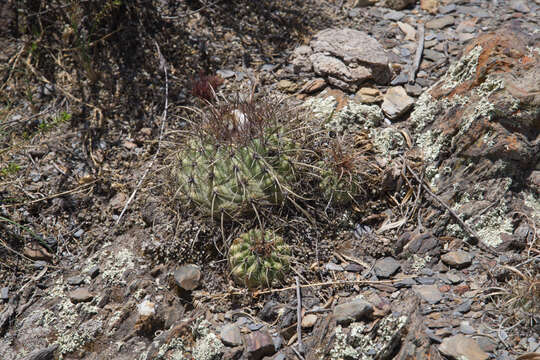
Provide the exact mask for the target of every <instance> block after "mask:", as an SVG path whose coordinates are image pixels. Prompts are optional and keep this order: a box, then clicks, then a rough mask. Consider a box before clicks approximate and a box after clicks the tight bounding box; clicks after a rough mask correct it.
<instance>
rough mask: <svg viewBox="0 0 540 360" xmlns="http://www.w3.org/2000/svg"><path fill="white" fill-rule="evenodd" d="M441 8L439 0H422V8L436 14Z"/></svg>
mask: <svg viewBox="0 0 540 360" xmlns="http://www.w3.org/2000/svg"><path fill="white" fill-rule="evenodd" d="M438 8H439V0H420V9H422V10H425V11H427V12H429V13H430V14H436V13H437V10H438Z"/></svg>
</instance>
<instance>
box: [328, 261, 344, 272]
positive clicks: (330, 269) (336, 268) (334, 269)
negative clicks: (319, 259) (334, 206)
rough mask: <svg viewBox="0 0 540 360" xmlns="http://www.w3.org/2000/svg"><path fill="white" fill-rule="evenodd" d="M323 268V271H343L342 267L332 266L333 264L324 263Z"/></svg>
mask: <svg viewBox="0 0 540 360" xmlns="http://www.w3.org/2000/svg"><path fill="white" fill-rule="evenodd" d="M324 268H325V270H327V271H343V266H341V265H337V264H334V263H331V262H330V263H326V264H325V265H324Z"/></svg>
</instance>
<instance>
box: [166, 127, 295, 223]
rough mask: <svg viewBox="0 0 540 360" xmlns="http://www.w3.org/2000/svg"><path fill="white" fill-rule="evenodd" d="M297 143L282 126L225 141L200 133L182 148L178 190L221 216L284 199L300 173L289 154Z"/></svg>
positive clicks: (244, 212) (231, 216)
mask: <svg viewBox="0 0 540 360" xmlns="http://www.w3.org/2000/svg"><path fill="white" fill-rule="evenodd" d="M240 140H241V141H240ZM293 148H294V145H293V142H292V141H291V140H289V139H288V138H287V137H286V136H285V135H284V129H283V128H282V127H279V126H275V127H268V128H266V129H263V130H262V131H261V132H260V133H259V134H256V135H254V136H253V137H252V138H249V139H245V137H244V138H242V139H236V138H234V137H233V138H232V139H228V141H220V140H218V139H217V138H216V137H215V136H212V135H211V134H210V135H209V134H204V135H200V134H198V135H196V136H195V137H194V138H193V139H191V140H189V141H187V143H186V144H185V146H184V147H183V148H182V150H181V151H179V152H178V155H177V158H178V167H177V168H176V169H175V170H174V176H175V181H176V183H177V184H178V185H179V186H178V192H179V193H180V195H181V196H183V197H185V198H187V199H189V200H191V201H192V202H193V203H194V204H196V205H197V207H198V208H199V210H200V211H201V212H202V213H204V214H206V215H209V216H211V217H212V218H215V219H218V220H220V219H225V220H230V219H236V218H239V217H242V216H245V215H248V214H252V213H254V212H256V209H258V208H261V207H264V206H268V205H280V204H281V203H282V201H283V200H284V198H285V194H286V193H287V191H288V189H289V186H290V181H291V180H292V179H293V178H294V172H293V166H292V163H291V161H290V157H289V155H290V154H291V152H292V151H293Z"/></svg>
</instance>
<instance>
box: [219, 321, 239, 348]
mask: <svg viewBox="0 0 540 360" xmlns="http://www.w3.org/2000/svg"><path fill="white" fill-rule="evenodd" d="M220 337H221V341H222V342H223V343H224V344H225V345H227V346H232V347H235V346H240V345H242V334H240V328H239V327H238V326H237V325H235V324H227V325H225V326H223V327H222V328H221V332H220Z"/></svg>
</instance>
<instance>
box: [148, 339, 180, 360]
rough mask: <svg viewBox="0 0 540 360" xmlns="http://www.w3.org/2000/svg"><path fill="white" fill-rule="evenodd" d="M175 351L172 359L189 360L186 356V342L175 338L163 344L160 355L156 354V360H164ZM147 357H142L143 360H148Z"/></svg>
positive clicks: (159, 351)
mask: <svg viewBox="0 0 540 360" xmlns="http://www.w3.org/2000/svg"><path fill="white" fill-rule="evenodd" d="M169 351H173V355H172V359H174V360H188V359H189V357H186V356H185V355H184V351H185V348H184V342H183V341H182V339H181V338H179V337H178V338H174V339H172V340H171V341H169V342H168V343H166V344H163V345H161V346H160V347H159V350H158V353H157V354H156V357H155V359H156V360H164V359H165V355H166V354H167V353H168V352H169ZM146 357H147V355H146V354H144V355H143V356H141V360H143V359H146Z"/></svg>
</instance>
